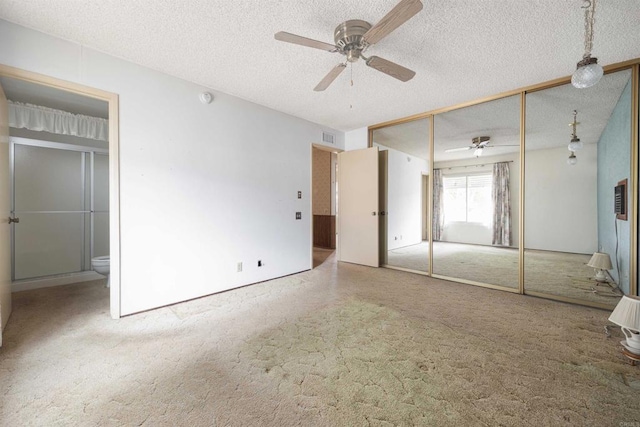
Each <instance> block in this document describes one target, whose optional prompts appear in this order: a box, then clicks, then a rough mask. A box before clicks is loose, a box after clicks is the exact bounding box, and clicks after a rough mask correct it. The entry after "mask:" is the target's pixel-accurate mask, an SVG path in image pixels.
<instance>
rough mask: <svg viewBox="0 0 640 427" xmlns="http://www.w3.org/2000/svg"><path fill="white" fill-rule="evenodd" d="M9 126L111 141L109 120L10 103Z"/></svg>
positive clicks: (37, 106)
mask: <svg viewBox="0 0 640 427" xmlns="http://www.w3.org/2000/svg"><path fill="white" fill-rule="evenodd" d="M8 103H9V126H10V127H12V128H18V129H20V128H24V129H29V130H35V131H44V132H49V133H57V134H62V135H72V136H79V137H80V138H90V139H97V140H100V141H109V120H107V119H102V118H99V117H91V116H84V115H82V114H72V113H68V112H66V111H62V110H55V109H53V108H47V107H41V106H39V105H32V104H23V103H21V102H13V101H8Z"/></svg>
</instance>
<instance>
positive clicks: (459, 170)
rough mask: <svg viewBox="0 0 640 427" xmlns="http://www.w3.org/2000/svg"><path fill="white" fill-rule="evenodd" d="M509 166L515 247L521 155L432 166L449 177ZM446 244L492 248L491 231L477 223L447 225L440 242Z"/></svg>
mask: <svg viewBox="0 0 640 427" xmlns="http://www.w3.org/2000/svg"><path fill="white" fill-rule="evenodd" d="M496 162H511V163H509V192H510V194H511V246H512V247H516V248H517V247H518V245H519V244H520V239H519V235H518V229H519V224H520V205H519V203H520V201H519V200H520V155H519V153H513V154H505V155H501V156H488V157H484V156H483V157H481V158H475V157H473V158H471V159H467V160H456V161H449V162H436V163H435V165H434V167H435V168H440V169H442V173H443V174H444V175H445V176H446V175H448V174H453V175H460V174H466V173H469V174H472V173H478V172H488V173H491V172H492V170H493V163H496ZM441 240H443V241H447V242H458V243H471V244H476V245H491V242H492V240H493V231H492V228H491V225H489V226H485V225H483V224H479V223H464V222H454V223H449V224H446V225H445V227H444V229H443V235H442V239H441Z"/></svg>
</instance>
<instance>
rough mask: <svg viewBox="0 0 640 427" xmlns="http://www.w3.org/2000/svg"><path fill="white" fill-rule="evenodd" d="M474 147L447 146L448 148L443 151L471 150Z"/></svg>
mask: <svg viewBox="0 0 640 427" xmlns="http://www.w3.org/2000/svg"><path fill="white" fill-rule="evenodd" d="M472 148H474V147H460V148H449V149H448V150H444V152H445V153H454V152H456V151H467V150H471V149H472Z"/></svg>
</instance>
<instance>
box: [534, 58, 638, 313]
mask: <svg viewBox="0 0 640 427" xmlns="http://www.w3.org/2000/svg"><path fill="white" fill-rule="evenodd" d="M630 79H631V72H630V71H629V70H624V71H620V72H616V73H611V74H607V75H605V76H604V77H603V78H602V80H601V81H600V82H599V83H598V84H597V85H595V86H593V87H591V88H588V89H576V88H574V87H573V86H571V85H570V84H567V85H563V86H558V87H554V88H549V89H545V90H541V91H538V92H533V93H530V94H527V98H526V106H527V108H526V134H525V147H526V151H525V233H524V235H525V292H529V293H531V292H534V293H535V292H538V293H544V294H548V295H555V296H559V297H563V298H571V299H574V300H582V301H589V302H595V303H601V304H604V305H611V306H613V305H615V304H616V303H617V301H618V298H619V296H620V292H619V291H618V290H617V289H616V286H617V285H616V284H619V286H620V289H622V290H623V291H624V292H625V293H629V244H630V230H629V221H626V220H622V219H617V218H616V214H615V212H614V197H615V190H614V189H615V187H616V186H617V185H618V182H620V181H622V180H625V179H629V178H630V164H631V163H630V151H631V145H630V140H631V83H630ZM574 111H576V112H577V114H576V116H577V120H576V121H577V123H578V124H577V125H576V126H575V129H576V132H575V135H576V137H575V138H574V136H573V135H572V133H573V126H572V125H569V126H567V125H568V124H570V123H572V122H573V119H574ZM572 139H579V140H580V142H579V143H576V142H577V141H574V143H573V144H572V147H571V148H573V149H574V150H575V151H573V153H572V152H571V151H569V149H568V145H569V143H570V142H571V140H572ZM629 182H631V181H630V180H629ZM624 195H625V197H626V198H628V197H630V196H631V191H630V189H629V188H628V187H627V188H626V189H625V190H624ZM631 208H632V203H628V204H627V209H631ZM629 218H631V216H629ZM595 252H601V253H603V254H606V255H602V256H600V258H601V259H604V261H605V263H606V261H607V260H608V259H610V260H611V268H610V269H609V270H607V269H605V272H606V278H607V280H606V283H604V282H598V281H596V280H595V278H594V269H593V268H592V267H590V266H589V265H587V264H593V262H591V258H592V256H593V254H594V253H595Z"/></svg>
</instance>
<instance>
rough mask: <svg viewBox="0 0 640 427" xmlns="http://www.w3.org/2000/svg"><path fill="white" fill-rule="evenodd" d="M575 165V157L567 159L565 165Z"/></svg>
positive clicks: (576, 161)
mask: <svg viewBox="0 0 640 427" xmlns="http://www.w3.org/2000/svg"><path fill="white" fill-rule="evenodd" d="M576 163H578V158H577V157H576V156H574V155H573V154H572V155H570V156H569V158H568V159H567V164H568V165H570V166H573V165H575V164H576Z"/></svg>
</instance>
